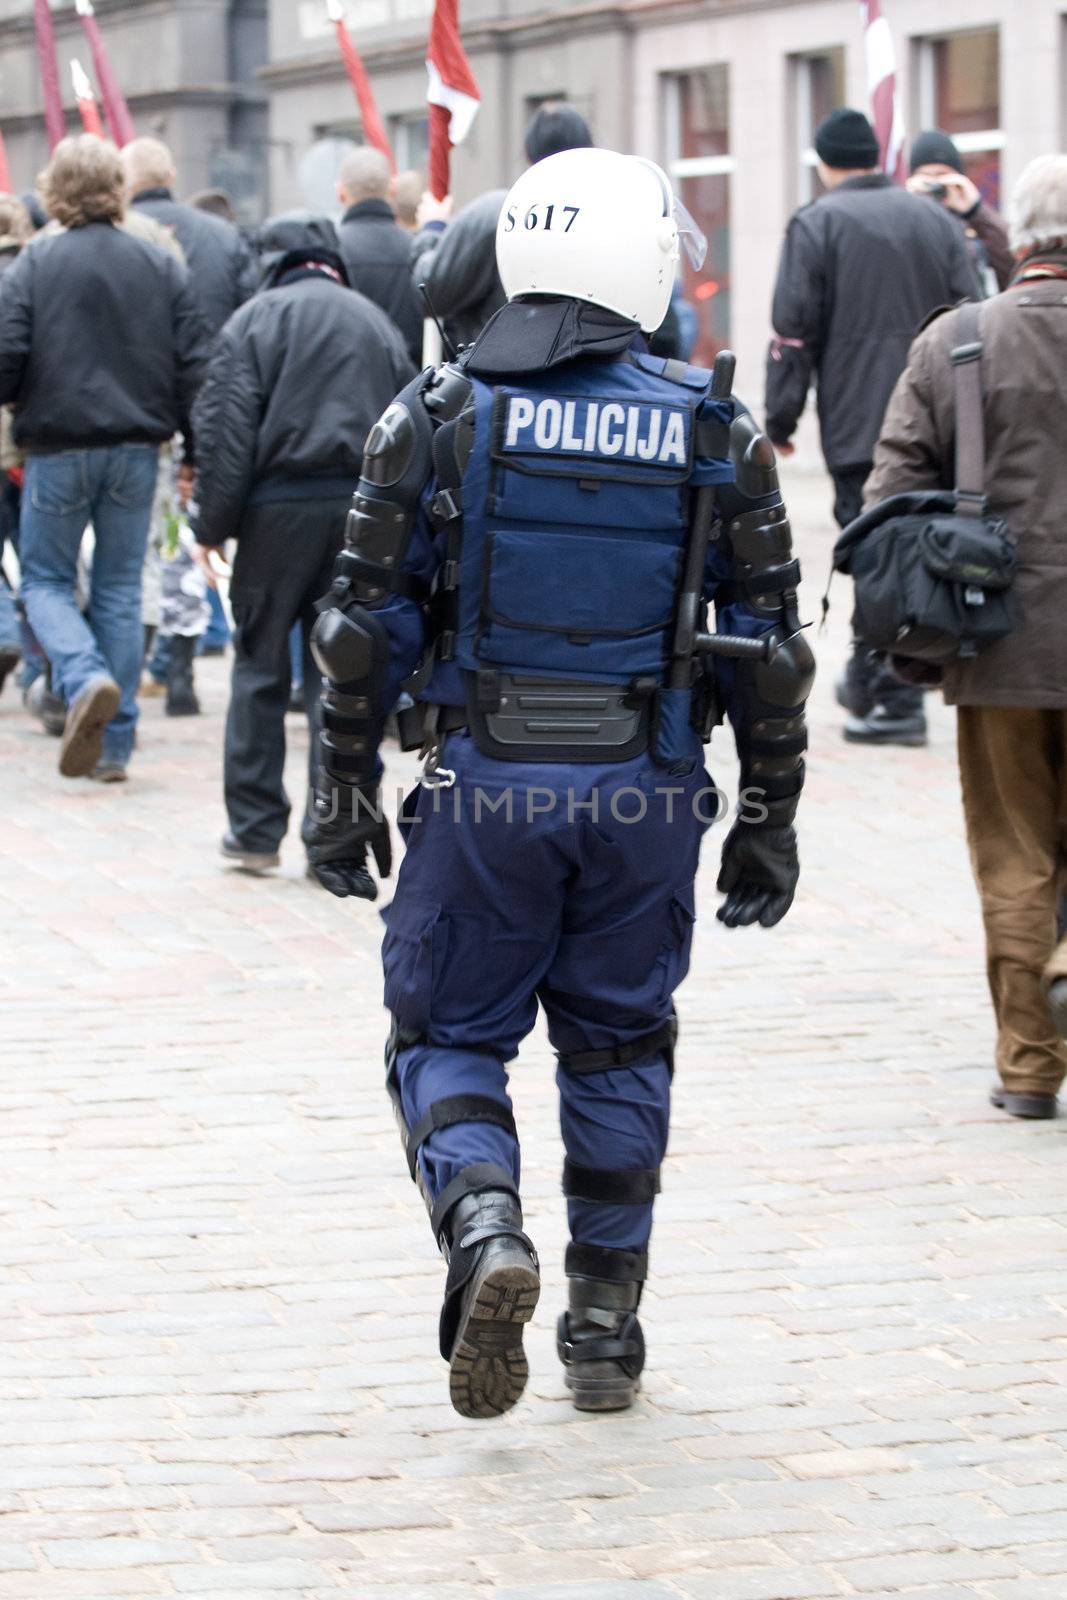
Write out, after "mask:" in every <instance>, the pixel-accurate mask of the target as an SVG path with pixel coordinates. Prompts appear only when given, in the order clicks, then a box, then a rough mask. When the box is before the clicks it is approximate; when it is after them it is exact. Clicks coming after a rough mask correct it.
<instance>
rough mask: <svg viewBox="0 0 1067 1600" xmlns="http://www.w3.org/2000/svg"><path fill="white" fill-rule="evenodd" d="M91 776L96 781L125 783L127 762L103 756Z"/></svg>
mask: <svg viewBox="0 0 1067 1600" xmlns="http://www.w3.org/2000/svg"><path fill="white" fill-rule="evenodd" d="M89 776H90V778H92V780H93V782H94V783H125V782H126V763H125V762H124V761H109V760H108V758H107V757H106V756H102V757H101V759H100V760H99V761H98V762H97V763H96V766H95V767H94V768H93V770H92V772H90V774H89Z"/></svg>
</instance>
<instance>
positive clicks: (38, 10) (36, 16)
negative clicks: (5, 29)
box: [33, 0, 67, 150]
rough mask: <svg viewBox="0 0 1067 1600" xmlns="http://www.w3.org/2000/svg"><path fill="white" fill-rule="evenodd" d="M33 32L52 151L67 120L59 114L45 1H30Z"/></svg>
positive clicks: (53, 46)
mask: <svg viewBox="0 0 1067 1600" xmlns="http://www.w3.org/2000/svg"><path fill="white" fill-rule="evenodd" d="M33 28H34V33H35V34H36V36H37V62H38V65H39V67H40V72H41V90H42V93H43V95H44V122H45V127H46V128H47V130H48V145H49V148H50V149H52V150H54V149H55V147H56V145H57V144H58V143H59V141H60V139H63V138H65V137H66V132H67V119H66V117H65V116H64V114H63V97H62V95H61V94H60V92H59V66H58V64H57V62H56V36H55V30H54V29H53V27H52V12H51V8H50V7H49V4H48V0H33Z"/></svg>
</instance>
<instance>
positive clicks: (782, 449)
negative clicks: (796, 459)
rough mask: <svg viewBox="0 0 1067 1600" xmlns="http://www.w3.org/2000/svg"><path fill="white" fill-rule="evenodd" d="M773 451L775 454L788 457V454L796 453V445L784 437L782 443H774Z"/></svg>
mask: <svg viewBox="0 0 1067 1600" xmlns="http://www.w3.org/2000/svg"><path fill="white" fill-rule="evenodd" d="M774 452H775V455H779V456H782V457H783V458H788V457H789V456H795V455H796V453H797V447H796V445H795V444H791V443H790V442H789V440H788V439H786V440H785V442H784V443H783V444H776V445H775V447H774Z"/></svg>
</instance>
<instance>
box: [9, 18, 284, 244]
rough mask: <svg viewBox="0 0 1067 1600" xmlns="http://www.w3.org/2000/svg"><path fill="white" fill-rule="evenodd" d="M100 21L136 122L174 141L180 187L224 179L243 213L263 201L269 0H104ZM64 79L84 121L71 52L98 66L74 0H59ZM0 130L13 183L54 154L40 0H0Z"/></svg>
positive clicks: (19, 184)
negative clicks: (38, 32)
mask: <svg viewBox="0 0 1067 1600" xmlns="http://www.w3.org/2000/svg"><path fill="white" fill-rule="evenodd" d="M96 14H97V21H98V23H99V26H100V30H101V32H102V34H103V36H104V40H105V43H106V45H107V50H108V54H109V56H110V58H111V61H112V65H113V66H114V69H115V74H116V76H117V78H118V81H119V83H120V85H121V86H122V90H123V92H124V94H125V95H126V98H127V100H128V101H129V105H130V112H131V115H132V117H133V122H134V126H135V127H136V129H137V132H138V133H142V134H153V135H154V136H155V137H157V138H160V139H163V140H165V141H166V143H167V144H168V145H170V146H171V148H172V149H173V151H174V155H175V160H176V165H177V169H178V178H179V190H180V192H181V193H182V194H190V193H192V192H193V191H195V190H197V189H205V188H211V187H220V188H224V189H226V190H227V191H228V193H230V194H231V195H232V196H233V199H234V202H235V204H236V206H237V209H238V212H239V214H240V215H241V217H242V219H243V220H246V221H249V222H254V221H258V220H259V218H260V217H261V216H262V215H263V212H264V209H265V206H266V202H267V179H268V168H269V160H268V145H267V139H268V123H267V94H266V89H265V87H264V85H263V83H262V81H261V79H260V77H259V76H258V74H259V71H260V69H261V68H262V67H263V65H264V63H265V61H266V59H267V0H97V3H96ZM52 18H53V26H54V28H55V34H56V51H57V56H58V60H59V81H60V88H61V91H62V94H63V101H64V105H65V107H66V108H67V123H68V126H69V128H70V129H71V131H72V132H73V131H76V130H79V129H80V127H81V122H80V119H79V116H78V111H77V107H76V104H75V100H74V92H73V87H72V83H71V72H70V63H71V59H72V58H76V59H77V60H79V61H80V62H81V64H82V66H83V67H84V68H85V69H86V71H88V72H90V74H91V71H92V61H91V58H90V55H89V51H88V48H87V45H86V41H85V35H84V33H83V32H82V26H81V22H80V20H79V18H78V16H77V13H76V11H75V8H74V4H73V0H52ZM0 132H2V133H3V136H4V142H5V144H6V146H7V153H8V161H9V164H10V167H11V175H12V181H13V183H14V185H15V186H16V188H22V189H28V188H30V187H32V185H33V181H34V178H35V175H36V174H37V173H38V172H39V171H40V169H41V167H42V166H44V164H45V162H46V161H47V159H48V142H47V140H46V138H45V131H44V116H43V110H42V97H41V85H40V77H39V72H38V65H37V54H36V46H35V40H34V28H33V0H0Z"/></svg>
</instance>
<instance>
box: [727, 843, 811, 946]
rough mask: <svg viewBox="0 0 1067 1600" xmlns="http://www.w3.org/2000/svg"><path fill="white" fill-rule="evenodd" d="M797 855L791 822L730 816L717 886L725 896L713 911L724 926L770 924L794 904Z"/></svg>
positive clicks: (797, 874) (765, 926)
mask: <svg viewBox="0 0 1067 1600" xmlns="http://www.w3.org/2000/svg"><path fill="white" fill-rule="evenodd" d="M799 877H800V860H799V857H798V856H797V836H796V831H795V829H794V828H793V827H792V825H791V824H786V825H785V826H781V827H774V826H772V825H770V824H768V823H766V822H760V823H756V822H735V823H734V825H733V827H732V828H731V829H730V831H729V833H728V834H727V835H726V841H725V843H724V844H723V847H722V867H721V869H720V871H719V881H718V884H717V886H716V887H717V888H718V890H719V893H720V894H724V895H725V896H726V899H725V900H724V901H723V903H722V905H721V906H720V907H719V909H718V912H717V913H716V914H717V916H718V918H719V921H720V922H722V923H725V925H726V927H728V928H747V927H748V926H749V925H750V924H751V923H753V922H758V923H759V924H760V926H761V927H763V928H773V927H774V925H775V923H776V922H781V920H782V918H783V917H784V916H785V914H786V912H787V911H788V910H789V907H790V906H791V905H792V904H793V896H794V894H795V893H796V888H797V881H798V879H799Z"/></svg>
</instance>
